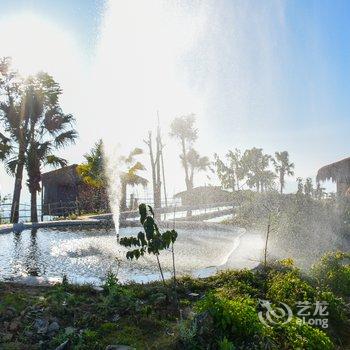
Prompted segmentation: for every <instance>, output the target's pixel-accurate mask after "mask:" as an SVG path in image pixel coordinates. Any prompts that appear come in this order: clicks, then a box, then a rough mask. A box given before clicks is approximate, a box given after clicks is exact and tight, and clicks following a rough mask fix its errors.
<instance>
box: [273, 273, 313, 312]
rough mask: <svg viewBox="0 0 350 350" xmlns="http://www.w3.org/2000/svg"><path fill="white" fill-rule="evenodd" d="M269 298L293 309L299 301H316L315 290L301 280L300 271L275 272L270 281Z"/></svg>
mask: <svg viewBox="0 0 350 350" xmlns="http://www.w3.org/2000/svg"><path fill="white" fill-rule="evenodd" d="M267 298H268V299H269V300H272V301H273V302H276V303H279V302H284V303H286V304H288V306H290V307H291V308H292V309H293V308H294V306H295V305H296V303H297V302H298V301H307V300H309V301H312V300H314V298H315V289H314V288H313V287H312V286H311V285H310V284H308V283H307V282H305V281H303V280H302V279H301V278H300V273H299V271H298V270H293V271H288V272H273V273H271V274H270V276H269V280H268V291H267Z"/></svg>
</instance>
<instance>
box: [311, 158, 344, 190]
mask: <svg viewBox="0 0 350 350" xmlns="http://www.w3.org/2000/svg"><path fill="white" fill-rule="evenodd" d="M316 180H317V181H328V180H331V181H333V182H335V183H336V184H337V193H338V194H345V193H346V192H347V191H348V190H349V188H350V157H348V158H345V159H343V160H340V161H338V162H335V163H332V164H329V165H325V166H324V167H322V168H321V169H319V171H318V172H317V177H316Z"/></svg>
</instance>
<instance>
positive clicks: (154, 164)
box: [144, 121, 166, 208]
mask: <svg viewBox="0 0 350 350" xmlns="http://www.w3.org/2000/svg"><path fill="white" fill-rule="evenodd" d="M144 142H145V144H146V145H147V146H148V149H149V156H150V162H151V172H152V188H153V202H154V207H155V208H160V207H161V200H162V178H161V168H162V171H163V180H164V163H163V159H162V156H163V147H164V145H163V143H162V138H161V133H160V127H159V121H158V127H157V136H156V147H155V150H154V149H153V139H152V131H149V132H148V139H147V140H144ZM164 195H165V196H166V193H165V186H164Z"/></svg>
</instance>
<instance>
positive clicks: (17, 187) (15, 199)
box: [11, 150, 24, 223]
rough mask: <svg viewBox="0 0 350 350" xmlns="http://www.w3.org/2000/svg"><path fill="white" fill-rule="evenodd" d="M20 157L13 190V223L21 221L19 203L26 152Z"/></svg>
mask: <svg viewBox="0 0 350 350" xmlns="http://www.w3.org/2000/svg"><path fill="white" fill-rule="evenodd" d="M20 152H21V154H19V155H18V164H17V168H16V176H15V187H14V190H13V197H12V205H11V222H12V223H18V220H19V203H20V199H21V190H22V178H23V169H24V151H23V150H21V151H20Z"/></svg>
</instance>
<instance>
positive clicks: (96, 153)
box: [77, 139, 107, 189]
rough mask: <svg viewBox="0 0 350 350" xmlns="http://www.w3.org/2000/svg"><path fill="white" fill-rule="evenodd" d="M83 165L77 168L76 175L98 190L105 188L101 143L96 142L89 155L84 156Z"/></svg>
mask: <svg viewBox="0 0 350 350" xmlns="http://www.w3.org/2000/svg"><path fill="white" fill-rule="evenodd" d="M84 158H85V160H86V162H85V163H82V164H79V165H78V167H77V172H78V174H79V175H80V176H81V177H82V179H83V181H84V183H86V184H87V185H89V186H91V187H94V188H96V189H100V188H102V187H106V186H107V179H106V176H105V171H104V164H103V162H104V160H103V141H102V140H101V139H100V140H98V141H97V142H96V143H95V145H94V146H93V148H92V149H91V151H90V153H87V154H85V155H84Z"/></svg>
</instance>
